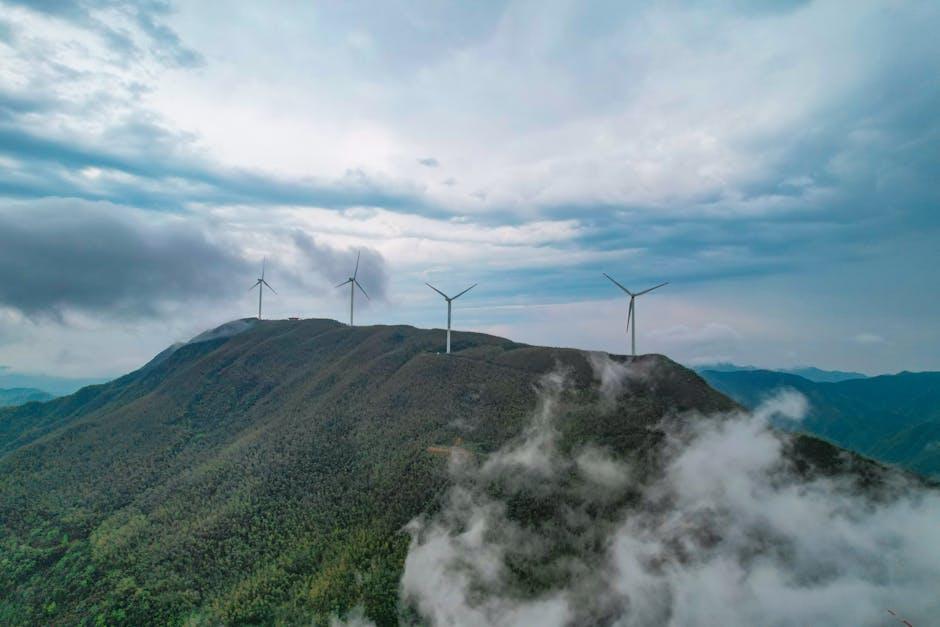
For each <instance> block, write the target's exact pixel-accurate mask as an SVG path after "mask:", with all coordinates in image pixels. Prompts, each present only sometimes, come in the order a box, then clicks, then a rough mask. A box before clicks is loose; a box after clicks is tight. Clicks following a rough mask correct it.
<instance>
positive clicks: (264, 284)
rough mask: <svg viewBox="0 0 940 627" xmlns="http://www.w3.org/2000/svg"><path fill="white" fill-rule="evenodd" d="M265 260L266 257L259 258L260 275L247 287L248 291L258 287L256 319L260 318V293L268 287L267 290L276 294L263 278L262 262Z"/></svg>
mask: <svg viewBox="0 0 940 627" xmlns="http://www.w3.org/2000/svg"><path fill="white" fill-rule="evenodd" d="M266 261H267V259H262V260H261V276H260V277H258V280H257V281H255V284H254V285H252V286H251V287H250V288H248V291H251V290H253V289H255V288H256V287H257V288H258V320H261V295H262V294H264V288H268V289H269V290H271V291H272V292H274V293H275V294H277V292H276V291H275V290H274V288H273V287H271V286H270V285H268V282H267V281H265V280H264V264H265V262H266Z"/></svg>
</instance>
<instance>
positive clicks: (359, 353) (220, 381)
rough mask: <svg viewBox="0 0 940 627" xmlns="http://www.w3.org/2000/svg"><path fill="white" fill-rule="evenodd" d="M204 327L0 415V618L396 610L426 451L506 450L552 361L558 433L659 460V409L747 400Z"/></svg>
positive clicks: (223, 618)
mask: <svg viewBox="0 0 940 627" xmlns="http://www.w3.org/2000/svg"><path fill="white" fill-rule="evenodd" d="M209 337H210V338H211V339H208V340H206V341H200V342H195V343H190V344H186V345H183V346H180V347H176V348H175V349H174V350H171V351H169V353H165V354H161V356H159V358H158V359H155V360H153V361H152V362H151V363H150V364H148V365H147V366H145V367H144V368H142V369H140V370H138V371H137V372H134V373H131V374H129V375H126V376H125V377H122V378H120V379H118V380H115V381H113V382H110V383H107V384H104V385H99V386H92V387H90V388H85V389H83V390H81V391H80V392H78V393H77V394H74V395H72V396H69V397H65V398H61V399H56V400H54V401H52V402H49V403H45V404H42V405H38V404H32V405H27V406H24V407H21V408H13V409H8V410H4V411H0V563H2V564H3V565H4V568H3V569H0V623H3V624H36V623H55V624H93V623H95V622H98V623H106V624H135V625H141V624H182V623H184V622H188V623H196V624H199V623H207V624H217V623H219V622H225V623H246V622H254V623H270V622H285V623H296V622H310V621H311V620H312V619H316V620H317V621H318V622H323V621H325V620H326V619H327V618H328V617H329V616H330V615H333V614H341V613H343V612H345V611H347V610H348V609H349V608H351V607H353V606H354V605H361V606H362V607H363V608H364V611H365V612H366V614H367V615H368V616H369V617H370V618H371V619H372V620H375V621H376V622H378V623H379V624H395V623H396V622H397V620H398V614H397V612H398V611H399V610H398V589H399V588H398V581H399V576H400V573H401V568H402V563H403V560H404V554H405V552H406V550H407V547H408V539H407V537H406V536H405V535H404V534H402V533H401V529H402V526H403V525H405V524H406V523H408V522H409V521H410V520H412V519H413V518H414V517H415V516H416V515H418V514H419V513H421V512H424V511H428V510H433V509H434V508H435V507H437V506H438V505H437V502H438V501H437V499H438V498H439V495H440V494H442V492H443V490H444V489H445V487H446V486H447V484H448V474H447V472H446V466H447V460H446V459H445V458H442V457H440V456H438V455H434V454H431V453H429V451H428V449H429V447H440V446H445V447H446V446H449V445H451V444H452V443H454V442H455V441H456V440H457V439H458V438H460V439H461V444H460V447H461V449H462V450H465V451H467V453H468V454H470V455H475V456H483V457H485V456H486V455H488V454H489V453H490V452H492V451H495V450H496V449H497V448H499V447H500V446H502V445H503V444H505V443H506V442H507V441H509V440H511V439H512V438H514V437H515V436H517V435H518V434H519V433H520V432H521V431H522V429H523V427H524V426H525V424H526V423H527V421H528V417H529V416H530V414H531V411H532V409H533V407H534V406H535V404H536V397H537V392H536V384H537V382H538V381H539V380H540V379H541V378H542V377H543V376H544V375H545V374H546V373H548V372H551V371H555V370H558V369H561V370H564V371H566V372H567V373H568V374H567V377H568V379H569V381H570V388H569V389H568V391H567V392H566V394H565V396H564V407H563V413H564V415H565V417H566V418H565V420H564V421H563V422H562V423H561V426H560V427H559V428H560V429H561V442H562V443H563V445H567V446H571V445H574V444H578V445H583V444H585V443H589V442H594V443H596V444H597V445H598V446H601V447H604V448H605V449H608V450H612V451H616V452H617V453H619V454H622V455H624V456H626V457H630V458H633V459H637V460H640V461H642V462H643V464H640V465H639V467H640V468H646V469H648V472H650V473H653V472H655V467H654V463H655V462H654V461H653V457H652V451H654V450H655V449H656V447H658V446H659V444H660V443H662V442H663V440H664V436H663V434H662V433H661V432H660V431H658V428H657V424H658V423H659V421H660V419H661V418H662V417H663V416H668V415H679V414H681V413H682V412H687V411H693V410H694V411H695V412H698V413H696V414H694V415H695V416H697V415H699V413H711V412H718V411H727V410H731V409H734V407H735V405H734V403H733V402H731V401H730V400H729V399H728V398H726V397H725V396H723V395H721V394H719V393H717V392H715V391H714V390H712V389H711V388H709V387H708V386H707V385H706V384H705V382H704V381H703V380H702V379H701V378H700V377H698V376H697V375H696V374H695V373H693V372H691V371H689V370H687V369H685V368H682V367H681V366H679V365H678V364H675V363H673V362H671V361H670V360H668V359H666V358H665V357H661V356H655V355H648V356H643V357H640V358H638V359H637V360H636V361H635V362H634V364H633V367H635V368H637V369H639V370H640V371H642V372H643V373H644V376H643V377H640V378H637V379H635V380H631V381H630V383H629V385H627V387H626V388H624V389H623V390H621V391H620V393H619V394H618V395H617V397H616V404H615V406H614V407H613V408H605V409H604V410H603V411H601V410H599V406H600V404H601V403H602V399H601V397H600V396H599V392H598V387H597V385H596V383H595V381H594V378H595V374H594V370H593V369H592V366H591V363H590V359H591V357H590V355H588V354H587V353H584V352H582V351H576V350H568V349H555V348H541V347H532V346H525V345H520V344H516V343H513V342H511V341H508V340H505V339H502V338H496V337H492V336H486V335H480V334H470V333H460V334H458V336H457V339H456V342H455V343H454V351H455V354H454V355H451V356H447V355H442V354H439V353H438V352H437V351H439V350H440V347H441V340H442V333H441V332H440V331H425V330H419V329H415V328H412V327H405V326H375V327H355V328H350V327H346V326H344V325H341V324H339V323H337V322H335V321H331V320H302V321H264V322H260V323H257V324H255V325H253V326H251V327H250V328H247V329H244V330H243V331H242V332H241V333H239V334H236V335H229V334H225V333H223V334H221V337H218V336H212V335H210V336H209ZM690 415H691V414H690ZM792 448H793V454H794V456H795V458H796V459H797V461H798V462H799V463H800V464H801V467H803V468H804V469H812V468H814V467H818V468H821V469H826V470H827V471H832V472H835V471H837V470H844V469H846V468H850V467H851V468H855V467H856V466H857V467H858V468H860V469H861V470H862V471H863V472H867V471H866V469H867V468H868V466H866V465H865V464H864V463H862V462H856V461H852V460H846V458H844V457H843V456H842V455H841V453H840V452H839V451H838V450H837V449H835V448H833V447H831V446H829V445H827V444H825V443H823V442H820V441H817V440H811V439H807V438H799V439H797V440H794V443H793V447H792ZM847 464H848V466H847ZM640 478H641V477H638V479H640ZM526 507H528V506H526ZM524 511H525V510H524Z"/></svg>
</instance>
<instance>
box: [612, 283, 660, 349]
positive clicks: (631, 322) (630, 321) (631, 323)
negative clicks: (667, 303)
mask: <svg viewBox="0 0 940 627" xmlns="http://www.w3.org/2000/svg"><path fill="white" fill-rule="evenodd" d="M604 276H605V277H607V278H608V279H610V281H611V283H613V284H614V285H616V286H617V287H619V288H620V289H622V290H623V291H624V292H626V293H627V294H629V295H630V307H629V308H628V309H627V333H630V334H631V339H630V350H631V351H632V353H633V356H634V357H636V307H635V305H634V301H635V300H636V297H637V296H642V295H643V294H646V293H648V292H652V291H653V290H655V289H659V288H661V287H662V286H663V285H669V283H660V284H659V285H656V286H654V287H651V288H649V289H647V290H643V291H642V292H637V293H635V294H634V293H633V292H631V291H630V290H628V289H627V288H625V287H624V286H622V285H621V284H620V283H618V282H617V281H616V280H615V279H614V278H613V277H612V276H610V275H609V274H607V273H606V272H605V273H604Z"/></svg>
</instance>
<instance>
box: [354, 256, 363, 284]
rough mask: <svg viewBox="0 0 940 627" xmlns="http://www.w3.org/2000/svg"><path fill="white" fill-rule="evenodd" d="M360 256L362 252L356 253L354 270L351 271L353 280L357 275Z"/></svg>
mask: <svg viewBox="0 0 940 627" xmlns="http://www.w3.org/2000/svg"><path fill="white" fill-rule="evenodd" d="M361 256H362V251H361V250H360V251H359V252H357V253H356V269H355V270H353V278H354V279H355V278H356V277H357V276H358V275H359V257H361Z"/></svg>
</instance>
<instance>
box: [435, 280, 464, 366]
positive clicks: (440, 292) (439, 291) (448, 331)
mask: <svg viewBox="0 0 940 627" xmlns="http://www.w3.org/2000/svg"><path fill="white" fill-rule="evenodd" d="M425 285H427V286H428V287H430V288H431V289H432V290H434V291H435V292H437V293H438V294H440V295H441V296H443V297H444V300H446V301H447V354H448V355H450V308H451V303H453V302H454V301H455V300H457V299H458V298H460V297H461V296H463V295H464V294H466V293H467V292H469V291H470V290H472V289H473V288H475V287H476V286H477V284H476V283H474V284H473V285H471V286H470V287H468V288H467V289H465V290H464V291H462V292H460V293H459V294H457V295H456V296H448V295H447V294H445V293H444V292H442V291H441V290H439V289H437V288H436V287H434V286H433V285H431V284H430V283H425Z"/></svg>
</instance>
